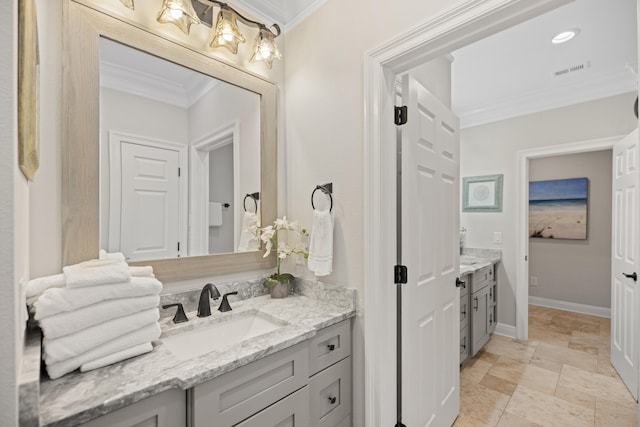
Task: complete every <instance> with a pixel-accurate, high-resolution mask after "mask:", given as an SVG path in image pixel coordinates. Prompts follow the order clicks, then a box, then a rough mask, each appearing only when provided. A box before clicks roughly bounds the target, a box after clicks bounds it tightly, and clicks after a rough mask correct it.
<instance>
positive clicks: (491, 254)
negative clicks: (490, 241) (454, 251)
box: [459, 248, 502, 276]
mask: <svg viewBox="0 0 640 427" xmlns="http://www.w3.org/2000/svg"><path fill="white" fill-rule="evenodd" d="M501 259H502V251H501V250H499V249H478V248H464V250H463V253H462V255H460V273H459V274H460V275H461V276H463V275H465V274H472V273H475V272H476V271H478V270H480V269H481V268H484V267H487V266H489V265H491V264H496V263H498V262H499V261H500V260H501Z"/></svg>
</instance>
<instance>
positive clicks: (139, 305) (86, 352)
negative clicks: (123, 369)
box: [25, 251, 162, 379]
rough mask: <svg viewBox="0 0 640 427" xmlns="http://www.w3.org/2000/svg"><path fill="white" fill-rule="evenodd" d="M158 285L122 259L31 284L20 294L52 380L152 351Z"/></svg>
mask: <svg viewBox="0 0 640 427" xmlns="http://www.w3.org/2000/svg"><path fill="white" fill-rule="evenodd" d="M160 291H162V283H160V282H159V281H158V280H157V279H156V278H155V276H154V275H153V269H152V268H151V267H129V266H128V265H127V263H126V262H125V261H124V256H122V254H118V253H116V254H107V253H105V252H103V251H101V253H100V259H97V260H91V261H86V262H83V263H80V264H76V265H73V266H68V267H65V268H64V269H63V274H57V275H54V276H49V277H43V278H39V279H34V280H31V281H29V282H28V283H27V285H26V289H25V293H26V295H27V298H28V302H31V303H32V306H33V307H32V308H33V311H34V318H35V319H36V320H37V321H38V323H39V324H40V327H41V328H42V332H43V335H44V339H43V359H44V361H45V364H46V366H47V372H48V373H49V376H50V377H51V378H52V379H55V378H59V377H61V376H62V375H64V374H66V373H68V372H71V371H74V370H76V369H78V368H80V370H81V371H82V372H85V371H88V370H91V369H96V368H100V367H102V366H106V365H109V364H112V363H115V362H119V361H121V360H124V359H128V358H130V357H134V356H138V355H140V354H143V353H148V352H150V351H151V350H153V345H152V344H151V342H152V341H153V340H156V339H158V338H159V337H160V325H159V323H158V319H159V312H158V304H159V302H160V296H159V294H160Z"/></svg>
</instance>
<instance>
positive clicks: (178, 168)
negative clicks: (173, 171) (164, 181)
mask: <svg viewBox="0 0 640 427" xmlns="http://www.w3.org/2000/svg"><path fill="white" fill-rule="evenodd" d="M178 177H180V168H178Z"/></svg>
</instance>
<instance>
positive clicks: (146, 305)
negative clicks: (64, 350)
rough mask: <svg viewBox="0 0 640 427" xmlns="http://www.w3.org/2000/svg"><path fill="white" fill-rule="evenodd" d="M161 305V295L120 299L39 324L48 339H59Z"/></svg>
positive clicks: (46, 318)
mask: <svg viewBox="0 0 640 427" xmlns="http://www.w3.org/2000/svg"><path fill="white" fill-rule="evenodd" d="M159 303H160V296H159V295H146V296H142V297H133V298H118V299H112V300H107V301H101V302H98V303H96V304H91V305H89V306H86V307H80V308H78V309H76V310H73V311H65V312H64V313H58V314H55V315H53V316H49V317H45V318H43V319H41V320H40V321H39V322H38V323H39V324H40V328H41V329H42V332H43V333H44V337H45V338H47V339H54V338H59V337H62V336H64V335H68V334H73V333H74V332H78V331H80V330H82V329H85V328H89V327H91V326H94V325H98V324H100V323H103V322H106V321H109V320H111V319H117V318H119V317H123V316H129V315H132V314H136V313H140V312H141V311H144V310H149V309H151V308H157V307H158V304H159Z"/></svg>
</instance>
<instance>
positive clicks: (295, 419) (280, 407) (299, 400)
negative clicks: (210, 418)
mask: <svg viewBox="0 0 640 427" xmlns="http://www.w3.org/2000/svg"><path fill="white" fill-rule="evenodd" d="M209 425H218V424H217V423H215V422H213V423H211V422H210V423H209V424H207V426H209ZM309 426H310V424H309V387H304V388H302V389H300V390H298V391H296V392H295V393H293V394H292V395H290V396H287V397H286V398H284V399H282V400H281V401H279V402H277V403H276V404H274V405H271V406H269V407H268V408H267V409H265V410H264V411H262V412H258V413H257V414H255V415H254V416H252V417H251V418H248V419H246V420H244V421H243V422H241V423H239V424H236V427H309ZM196 427H199V426H196ZM205 427H206V426H205Z"/></svg>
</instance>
